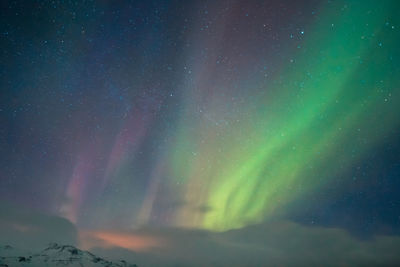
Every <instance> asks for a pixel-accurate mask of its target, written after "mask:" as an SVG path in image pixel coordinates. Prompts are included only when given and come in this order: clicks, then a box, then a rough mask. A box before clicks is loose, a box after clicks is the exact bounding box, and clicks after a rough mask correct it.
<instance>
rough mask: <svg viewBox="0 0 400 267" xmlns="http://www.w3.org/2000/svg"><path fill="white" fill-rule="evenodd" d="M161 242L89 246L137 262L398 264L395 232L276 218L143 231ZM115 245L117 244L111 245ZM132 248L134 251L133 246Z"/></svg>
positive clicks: (114, 256)
mask: <svg viewBox="0 0 400 267" xmlns="http://www.w3.org/2000/svg"><path fill="white" fill-rule="evenodd" d="M127 234H130V235H139V236H147V237H148V238H151V237H154V238H158V239H160V240H163V242H164V243H163V245H160V246H158V247H154V248H151V249H149V250H147V251H136V252H134V251H132V250H130V249H129V248H128V249H127V247H125V248H121V247H117V246H114V247H108V248H105V247H103V248H99V247H97V248H92V249H91V250H92V251H94V252H95V253H99V254H102V255H105V256H108V257H110V258H116V259H121V258H123V259H126V260H129V261H131V262H135V263H137V264H138V265H139V266H153V265H154V266H338V265H340V266H382V265H385V266H387V265H393V266H399V265H400V255H399V254H398V248H399V247H400V237H399V236H376V237H374V238H373V239H370V240H358V239H357V238H355V237H354V236H351V235H350V234H348V233H347V232H346V231H344V230H342V229H335V228H323V227H308V226H304V225H300V224H297V223H293V222H290V221H275V222H268V223H263V224H259V225H253V226H248V227H245V228H242V229H238V230H232V231H228V232H224V233H214V232H208V231H198V230H187V229H186V230H185V229H141V230H138V231H133V232H130V233H127ZM114 245H115V244H114ZM133 250H134V249H133Z"/></svg>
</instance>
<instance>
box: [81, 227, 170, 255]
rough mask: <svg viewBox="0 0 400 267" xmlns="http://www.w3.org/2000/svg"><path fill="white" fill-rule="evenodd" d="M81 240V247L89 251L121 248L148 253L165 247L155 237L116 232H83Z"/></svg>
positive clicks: (161, 241)
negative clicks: (100, 248)
mask: <svg viewBox="0 0 400 267" xmlns="http://www.w3.org/2000/svg"><path fill="white" fill-rule="evenodd" d="M79 239H80V245H81V247H82V248H83V249H87V250H89V249H91V248H94V247H102V248H110V247H120V248H125V249H128V250H132V251H147V250H150V249H152V248H154V247H161V246H164V245H165V242H164V241H163V240H161V239H159V238H156V237H153V236H144V235H140V234H133V233H129V232H116V231H83V232H80V233H79Z"/></svg>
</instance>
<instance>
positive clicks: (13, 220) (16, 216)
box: [0, 204, 78, 250]
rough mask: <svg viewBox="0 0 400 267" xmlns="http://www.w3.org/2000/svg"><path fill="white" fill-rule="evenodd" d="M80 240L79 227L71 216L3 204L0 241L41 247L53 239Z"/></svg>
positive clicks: (0, 211) (36, 247) (1, 243)
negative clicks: (78, 236) (71, 219)
mask: <svg viewBox="0 0 400 267" xmlns="http://www.w3.org/2000/svg"><path fill="white" fill-rule="evenodd" d="M77 241H78V239H77V229H76V228H75V226H74V225H73V224H72V223H71V222H70V221H68V220H67V219H64V218H61V217H57V216H49V215H45V214H41V213H38V212H35V211H30V210H27V209H24V208H22V207H18V206H14V205H6V204H2V205H0V245H11V246H14V247H17V248H21V249H26V250H37V249H42V248H45V247H46V246H47V245H48V244H49V243H52V242H57V243H60V244H69V245H76V244H77Z"/></svg>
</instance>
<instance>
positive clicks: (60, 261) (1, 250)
mask: <svg viewBox="0 0 400 267" xmlns="http://www.w3.org/2000/svg"><path fill="white" fill-rule="evenodd" d="M12 266H27V267H28V266H29V267H36V266H37V267H39V266H40V267H45V266H49V267H50V266H89V267H97V266H104V267H137V265H136V264H130V263H127V262H126V261H124V260H120V261H117V262H115V261H110V260H106V259H103V258H101V257H98V256H96V255H95V254H93V253H91V252H89V251H85V250H81V249H78V248H76V247H74V246H71V245H60V244H57V243H50V244H49V245H48V246H47V247H46V248H45V249H43V250H41V251H40V252H38V253H28V252H23V251H20V250H18V249H16V248H13V247H12V246H9V245H4V246H0V267H12Z"/></svg>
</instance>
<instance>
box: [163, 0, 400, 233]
mask: <svg viewBox="0 0 400 267" xmlns="http://www.w3.org/2000/svg"><path fill="white" fill-rule="evenodd" d="M391 8H393V7H392V3H391V2H383V3H382V5H381V6H379V7H376V4H375V2H373V1H366V2H363V3H362V4H360V3H358V4H357V3H352V4H347V5H345V4H343V3H331V4H329V5H327V6H326V7H324V8H322V10H321V12H320V13H321V14H323V15H322V16H321V17H322V19H321V20H319V21H316V22H315V26H314V27H312V28H311V29H310V30H308V32H307V33H306V34H305V39H304V42H303V44H302V46H303V48H302V49H301V50H300V52H296V53H294V52H293V59H292V60H291V62H290V63H287V66H286V67H284V68H283V70H282V73H281V75H280V78H279V79H278V78H276V79H275V81H274V82H273V85H272V86H270V85H268V86H269V87H268V88H266V90H267V91H268V94H267V97H264V98H259V99H258V100H257V101H255V102H252V103H246V104H242V105H240V107H239V110H238V111H237V113H235V115H237V117H234V116H233V118H231V119H229V120H224V121H223V120H218V119H213V118H214V117H218V114H219V113H220V112H219V110H220V109H221V106H219V105H221V103H227V102H229V90H227V91H226V92H225V95H224V94H222V95H218V94H216V93H214V94H213V95H212V98H213V99H214V101H213V100H212V99H211V97H210V98H206V99H207V101H208V102H207V103H206V104H205V105H206V106H207V108H206V111H204V112H203V115H202V116H201V117H200V118H199V117H196V116H194V115H193V114H195V113H196V111H195V110H194V109H195V108H197V107H198V106H201V105H202V101H204V100H203V99H204V97H201V96H200V97H199V95H197V94H194V95H192V96H190V95H186V96H185V98H186V101H187V102H188V103H189V104H188V108H187V111H186V113H184V115H183V119H182V121H183V122H182V123H181V126H180V127H179V129H178V134H177V136H176V140H177V141H176V145H175V147H173V148H172V149H171V150H172V151H173V156H172V157H171V161H170V162H171V163H170V172H171V174H170V176H171V177H174V178H173V179H172V180H171V183H178V184H180V183H182V185H181V186H179V189H177V190H176V192H177V193H178V194H182V197H183V199H184V205H183V206H182V207H181V208H180V209H179V211H178V212H177V214H176V219H175V224H177V225H180V226H188V227H200V228H207V229H211V230H227V229H232V228H238V227H242V226H244V225H247V224H249V223H256V222H259V221H261V220H263V219H265V218H268V217H269V216H271V214H273V213H274V212H277V211H279V210H281V209H283V208H284V207H285V206H286V205H287V204H288V203H290V202H291V201H294V200H295V199H299V198H300V197H301V195H303V194H304V193H305V192H307V191H310V190H316V189H317V188H319V187H321V186H328V185H329V177H331V176H333V175H334V174H339V173H340V172H341V171H343V170H345V169H346V166H349V165H350V164H351V163H352V162H354V161H355V160H357V159H359V158H360V157H363V155H364V154H365V153H367V152H368V150H370V149H372V148H373V147H374V146H375V145H376V144H377V143H379V141H380V140H381V139H382V138H383V137H384V136H385V134H384V133H388V134H389V132H390V130H391V129H393V128H394V127H396V126H397V125H398V123H399V121H398V118H397V117H396V116H397V114H398V112H399V108H398V107H397V106H396V104H395V103H396V100H398V98H399V95H398V93H397V91H396V90H395V89H396V87H398V86H399V84H398V83H397V82H396V81H395V80H394V79H393V77H394V76H396V75H397V76H398V75H400V74H399V73H393V70H392V68H391V58H392V57H393V56H398V55H394V54H393V53H394V52H393V51H396V47H395V45H396V42H395V41H393V40H397V39H396V38H393V36H392V35H394V34H395V33H394V32H393V31H390V29H387V27H386V28H385V23H386V21H387V20H388V17H387V14H390V11H391V10H392V9H391ZM338 9H341V10H342V12H341V15H340V16H335V15H333V14H337V12H332V10H338ZM390 19H391V18H390ZM397 37H398V36H397ZM391 40H392V41H391ZM382 43H384V45H383V46H382V45H381V44H382ZM199 69H201V68H199ZM201 78H204V77H200V78H198V79H197V80H196V79H195V81H197V82H198V86H199V87H200V89H206V88H202V85H201V84H202V83H205V82H201V81H200V79H201ZM247 86H249V87H251V86H252V84H251V82H249V84H248V85H247ZM193 91H196V90H189V92H193ZM215 98H217V100H216V101H215ZM222 105H225V104H222ZM253 106H256V109H254V108H253ZM255 110H256V112H254V111H255ZM206 112H208V113H206ZM249 112H251V114H250V118H251V120H250V121H249V120H247V121H246V120H245V119H243V118H242V117H241V116H242V114H247V113H249ZM224 122H225V123H224ZM380 125H384V128H383V129H379V131H378V130H377V127H379V126H380Z"/></svg>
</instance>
